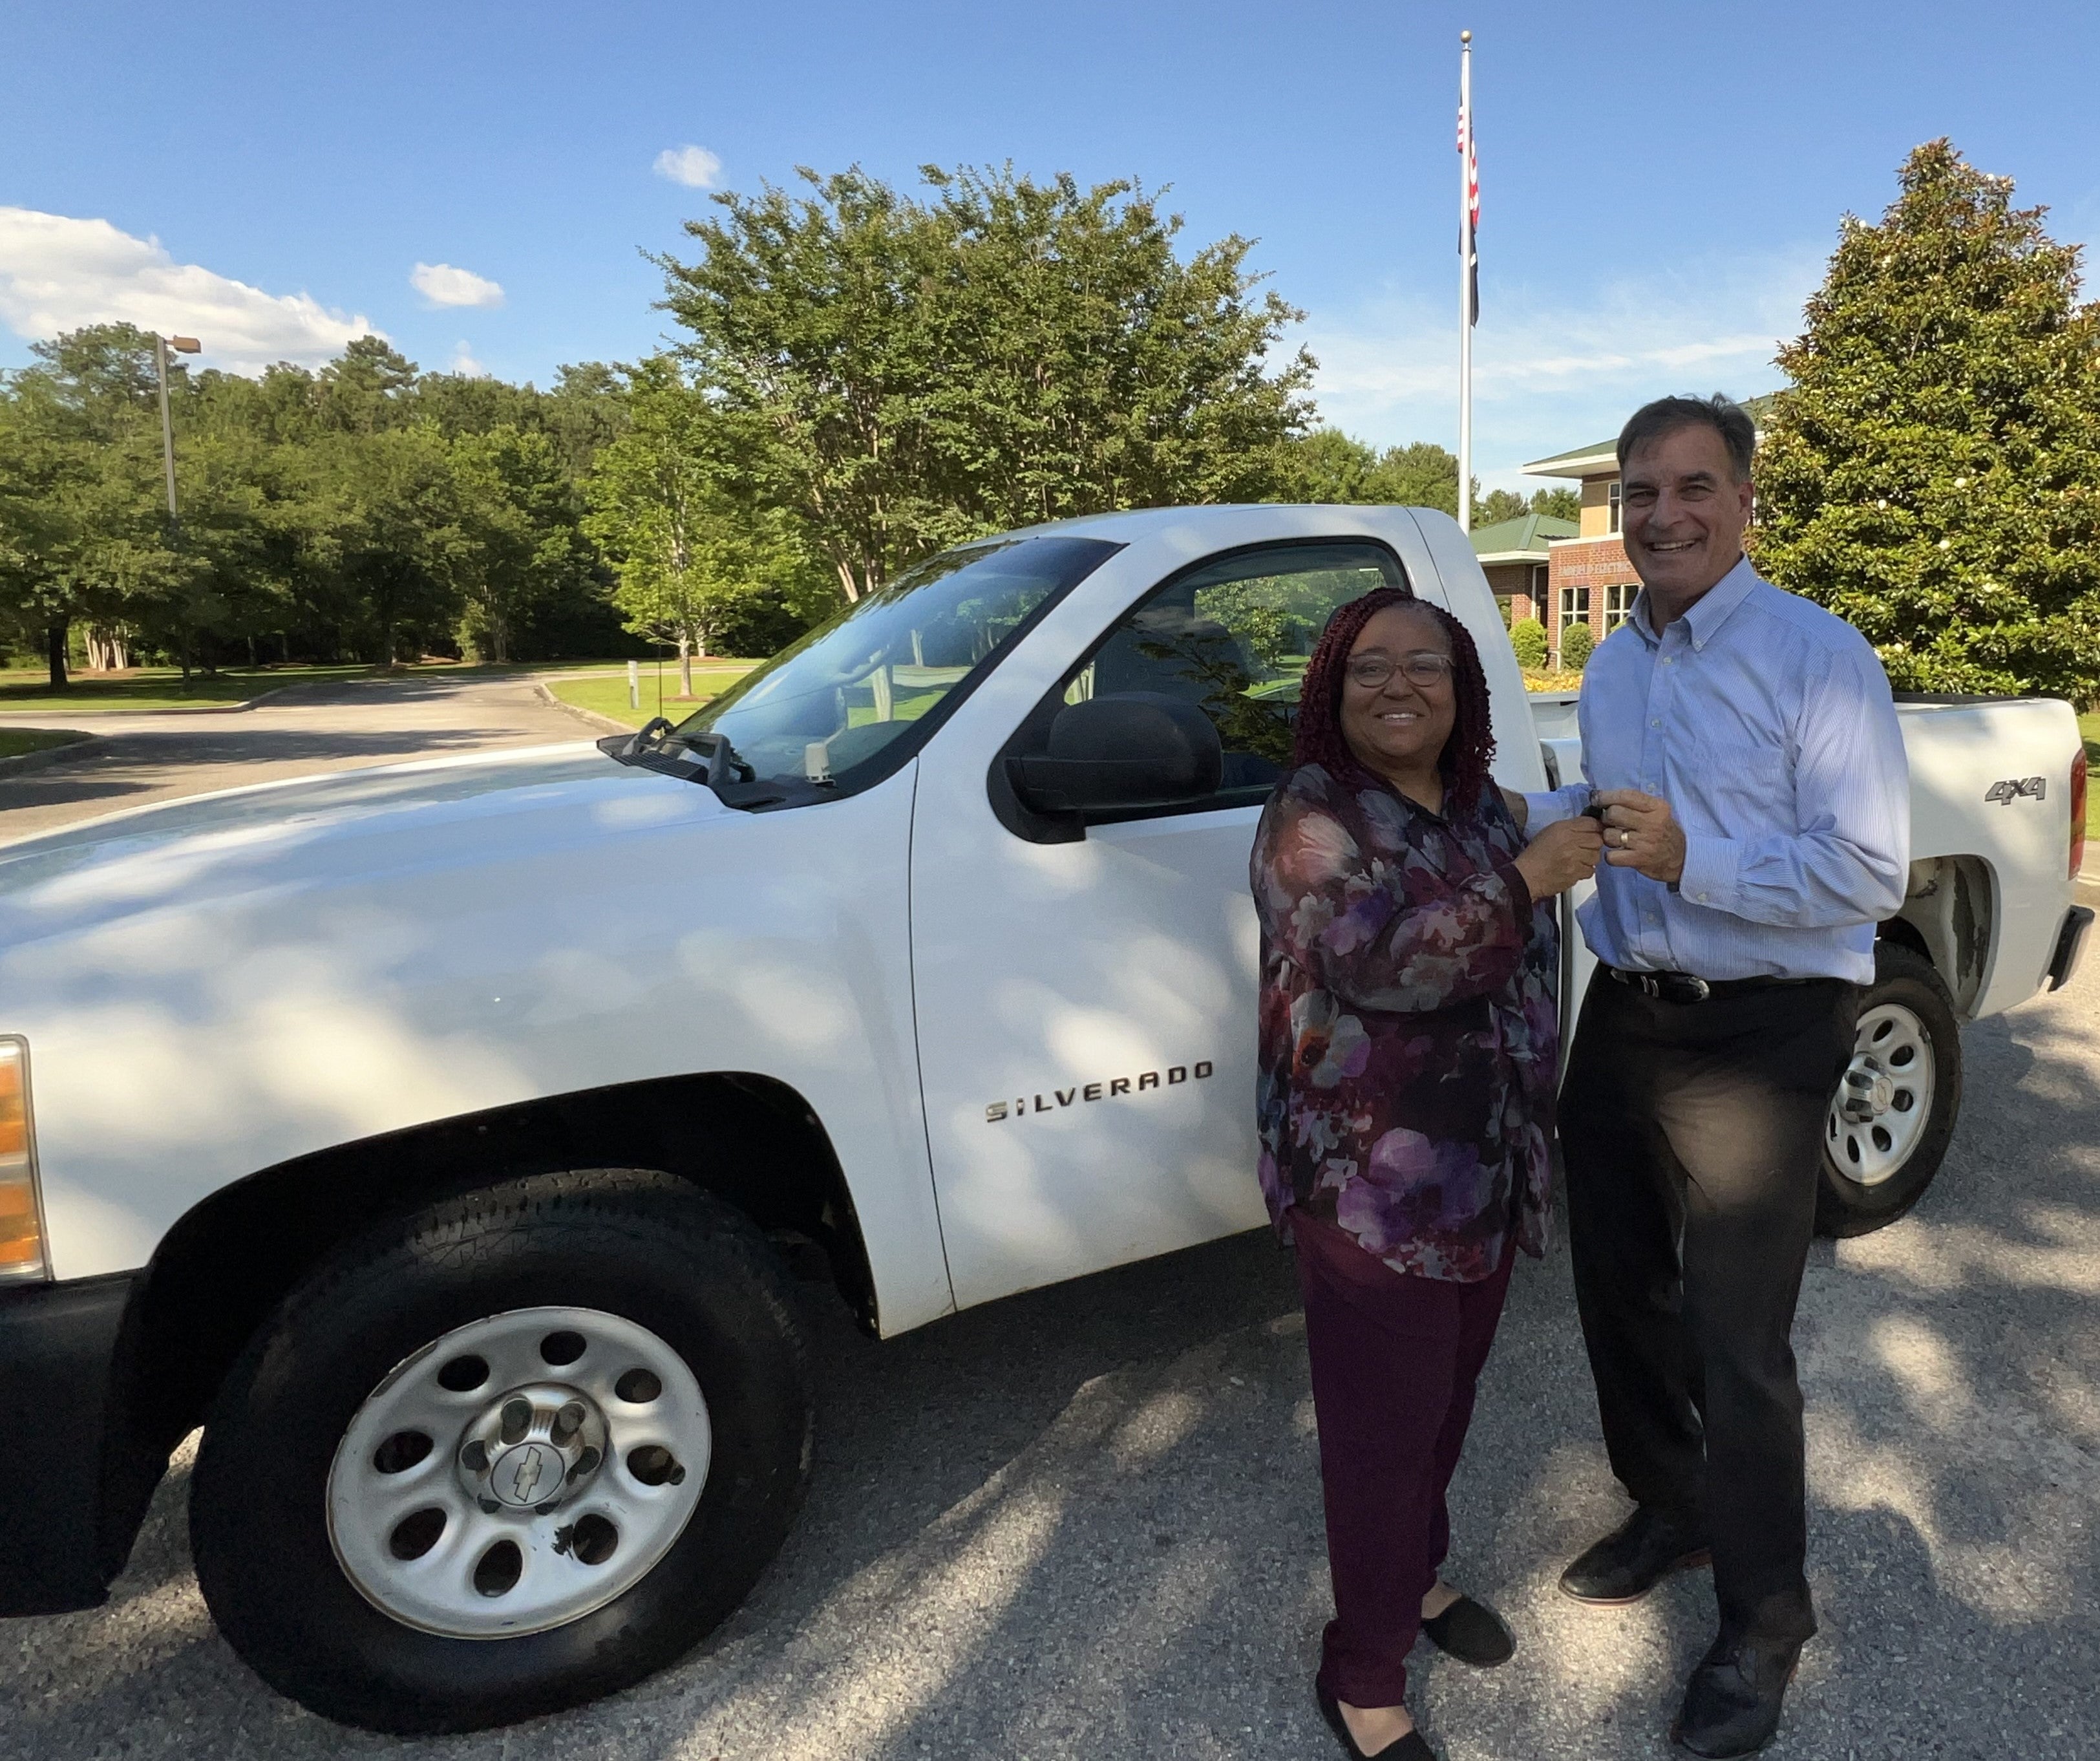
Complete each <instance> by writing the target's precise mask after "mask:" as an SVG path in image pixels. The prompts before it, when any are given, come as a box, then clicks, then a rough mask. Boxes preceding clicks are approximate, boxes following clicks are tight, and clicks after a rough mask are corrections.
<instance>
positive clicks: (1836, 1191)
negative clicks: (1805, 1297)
mask: <svg viewBox="0 0 2100 1761" xmlns="http://www.w3.org/2000/svg"><path fill="white" fill-rule="evenodd" d="M1885 1004H1886V1005H1893V1006H1894V1007H1895V1008H1901V1009H1906V1010H1908V1011H1909V1013H1910V1014H1911V1015H1912V1016H1913V1017H1915V1018H1916V1020H1917V1024H1918V1026H1919V1027H1920V1028H1921V1030H1922V1037H1923V1039H1924V1041H1925V1044H1926V1047H1927V1048H1928V1051H1929V1055H1930V1058H1931V1060H1932V1098H1931V1101H1930V1103H1929V1105H1928V1106H1927V1107H1926V1118H1925V1121H1924V1123H1923V1125H1922V1127H1921V1128H1919V1129H1918V1130H1917V1136H1916V1138H1915V1140H1914V1141H1913V1143H1912V1145H1911V1148H1910V1151H1909V1154H1908V1155H1907V1156H1905V1157H1904V1160H1903V1162H1902V1163H1901V1165H1900V1166H1899V1167H1897V1168H1896V1169H1895V1171H1894V1172H1890V1173H1888V1174H1887V1175H1886V1176H1885V1177H1883V1178H1882V1179H1880V1180H1878V1181H1874V1182H1873V1183H1872V1184H1868V1183H1864V1182H1862V1181H1860V1180H1858V1179H1856V1178H1855V1177H1854V1173H1853V1170H1852V1167H1851V1154H1848V1151H1851V1150H1856V1148H1857V1145H1856V1144H1853V1145H1848V1144H1847V1143H1846V1141H1845V1132H1844V1129H1843V1122H1842V1119H1841V1118H1840V1117H1839V1116H1838V1115H1837V1113H1836V1110H1837V1108H1838V1103H1839V1101H1840V1100H1841V1099H1842V1086H1841V1091H1840V1093H1839V1095H1838V1096H1833V1097H1832V1101H1831V1106H1832V1109H1833V1117H1832V1119H1831V1120H1830V1121H1829V1123H1827V1124H1826V1125H1825V1128H1824V1144H1823V1182H1822V1185H1821V1187H1820V1189H1819V1190H1818V1191H1817V1194H1816V1198H1815V1230H1816V1233H1817V1234H1819V1235H1835V1236H1839V1237H1844V1236H1851V1235H1866V1234H1872V1233H1873V1231H1874V1230H1876V1229H1885V1228H1886V1227H1887V1226H1888V1225H1890V1224H1891V1223H1893V1222H1895V1220H1896V1219H1897V1218H1898V1217H1899V1216H1902V1215H1903V1214H1904V1212H1907V1211H1908V1210H1909V1209H1910V1207H1912V1206H1913V1205H1914V1204H1916V1203H1917V1201H1918V1200H1919V1198H1921V1197H1922V1196H1923V1195H1924V1193H1925V1189H1926V1187H1928V1186H1930V1185H1931V1184H1932V1177H1933V1176H1934V1175H1935V1174H1937V1173H1938V1172H1939V1164H1940V1163H1941V1161H1942V1160H1943V1159H1944V1158H1945V1156H1946V1154H1947V1145H1948V1140H1949V1139H1950V1138H1951V1137H1952V1136H1953V1135H1954V1121H1955V1119H1956V1117H1957V1115H1958V1114H1960V1112H1961V1023H1960V1022H1958V1021H1957V1019H1956V1018H1955V1014H1954V1000H1953V999H1952V997H1951V996H1949V995H1948V990H1947V986H1946V985H1945V984H1944V983H1943V982H1942V981H1941V979H1940V977H1939V973H1937V972H1935V971H1934V970H1933V966H1932V962H1931V961H1930V960H1927V959H1926V957H1925V956H1923V955H1921V954H1919V953H1917V952H1916V951H1913V950H1912V949H1910V948H1908V947H1904V945H1903V944H1902V943H1901V942H1890V941H1882V942H1876V943H1875V944H1874V982H1873V986H1872V988H1871V989H1869V990H1868V991H1867V993H1866V995H1864V997H1862V998H1861V999H1860V1017H1861V1019H1862V1020H1863V1021H1864V1020H1866V1019H1867V1018H1868V1017H1869V1016H1870V1015H1871V1013H1872V1012H1873V1010H1875V1009H1877V1008H1880V1007H1882V1005H1885ZM1862 1049H1863V1050H1864V1049H1865V1047H1864V1045H1863V1047H1862Z"/></svg>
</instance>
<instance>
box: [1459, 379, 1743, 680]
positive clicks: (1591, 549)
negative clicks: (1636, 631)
mask: <svg viewBox="0 0 2100 1761" xmlns="http://www.w3.org/2000/svg"><path fill="white" fill-rule="evenodd" d="M1770 402H1771V399H1769V398H1745V399H1744V400H1743V408H1745V409H1746V410H1747V411H1749V414H1750V419H1751V420H1752V421H1758V419H1759V418H1760V417H1762V414H1763V413H1764V410H1765V407H1766V405H1767V404H1769V403H1770ZM1524 474H1526V475H1527V476H1531V477H1572V478H1573V479H1575V481H1576V482H1577V483H1578V484H1579V485H1580V486H1581V488H1582V519H1581V521H1580V522H1579V526H1580V529H1579V530H1578V531H1577V532H1573V533H1572V534H1570V535H1568V536H1565V537H1555V538H1554V539H1553V540H1552V541H1551V542H1550V543H1549V544H1548V545H1547V547H1546V548H1547V554H1546V576H1545V583H1544V592H1543V594H1542V598H1543V600H1544V604H1543V607H1542V609H1541V610H1540V611H1538V612H1537V614H1536V615H1537V617H1538V620H1539V621H1540V622H1541V623H1542V624H1544V625H1546V641H1547V642H1548V643H1549V644H1550V645H1551V648H1552V650H1553V657H1554V660H1555V662H1556V663H1557V662H1558V661H1559V660H1560V633H1561V631H1562V630H1564V629H1566V628H1567V627H1568V625H1570V624H1587V625H1589V626H1590V634H1591V635H1593V636H1595V638H1597V640H1598V641H1599V642H1602V641H1603V640H1604V638H1606V637H1607V636H1608V635H1609V634H1611V633H1612V631H1613V630H1615V629H1617V628H1618V627H1619V625H1621V624H1623V623H1625V622H1626V620H1627V619H1628V618H1629V617H1630V616H1633V609H1634V598H1635V595H1636V594H1639V592H1640V577H1639V576H1638V575H1636V574H1635V573H1634V571H1633V565H1632V564H1631V563H1629V562H1627V561H1626V545H1625V544H1624V543H1622V542H1621V540H1620V537H1619V455H1618V441H1617V436H1614V437H1613V438H1612V439H1609V440H1599V441H1597V442H1595V444H1592V445H1590V446H1586V447H1577V448H1575V449H1574V450H1573V452H1556V453H1555V454H1554V455H1553V456H1552V457H1551V458H1542V459H1539V460H1537V461H1534V462H1533V463H1531V464H1529V465H1527V466H1524ZM1560 523H1561V524H1565V522H1560ZM1475 548H1476V549H1477V548H1478V545H1477V543H1476V546H1475ZM1483 560H1484V561H1485V558H1483Z"/></svg>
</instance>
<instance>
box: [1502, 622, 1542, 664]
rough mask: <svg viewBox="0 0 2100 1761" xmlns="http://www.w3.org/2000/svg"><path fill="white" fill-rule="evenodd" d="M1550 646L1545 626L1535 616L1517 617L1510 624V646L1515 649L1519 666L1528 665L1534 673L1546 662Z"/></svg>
mask: <svg viewBox="0 0 2100 1761" xmlns="http://www.w3.org/2000/svg"><path fill="white" fill-rule="evenodd" d="M1510 647H1512V648H1514V649H1515V651H1516V664H1518V665H1519V666H1521V667H1529V669H1531V670H1532V671H1533V672H1534V673H1536V672H1537V670H1538V669H1540V668H1541V667H1542V666H1544V665H1545V664H1546V655H1547V653H1548V651H1550V648H1551V643H1550V642H1548V641H1547V639H1546V626H1545V625H1543V624H1542V623H1540V622H1539V621H1538V620H1537V618H1519V619H1518V620H1516V622H1515V623H1514V624H1512V625H1510Z"/></svg>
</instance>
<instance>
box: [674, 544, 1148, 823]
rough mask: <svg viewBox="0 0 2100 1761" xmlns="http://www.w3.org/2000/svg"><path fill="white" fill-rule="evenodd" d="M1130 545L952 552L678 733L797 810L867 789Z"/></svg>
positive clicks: (784, 654) (783, 655)
mask: <svg viewBox="0 0 2100 1761" xmlns="http://www.w3.org/2000/svg"><path fill="white" fill-rule="evenodd" d="M1122 548H1123V546H1122V545H1119V544H1110V543H1108V542H1106V541H1103V540H1101V539H1098V538H1077V537H1061V536H1053V537H1041V538H1002V539H995V540H993V541H990V542H987V543H984V544H975V545H963V546H961V547H960V548H959V549H954V550H947V551H943V552H942V554H940V555H938V556H936V557H932V558H929V559H928V560H927V561H925V562H924V563H920V564H918V565H917V566H916V567H914V568H911V569H909V570H907V571H906V572H905V573H904V574H902V575H901V576H898V578H897V580H894V581H893V582H892V583H891V584H890V585H889V586H887V587H885V588H883V589H881V590H880V592H878V593H873V594H869V595H868V596H867V598H863V599H862V600H860V601H858V602H857V603H855V604H853V605H850V606H848V607H845V609H844V610H842V611H840V612H839V613H838V614H837V615H836V616H834V617H833V618H832V620H830V621H829V622H828V623H825V624H823V625H818V627H817V628H816V629H813V630H811V631H810V633H808V634H807V635H806V636H804V637H803V638H801V640H799V641H798V642H795V643H794V644H793V645H792V646H791V647H787V648H785V649H783V651H781V652H780V653H779V654H778V655H774V658H773V659H772V660H769V661H767V662H766V664H765V665H764V666H762V667H760V668H759V669H757V671H756V672H753V673H748V674H747V675H746V676H745V677H743V679H741V680H739V682H737V683H736V684H735V685H734V686H731V687H730V689H729V690H728V691H725V692H724V693H723V694H722V695H721V696H719V697H717V698H716V699H715V700H714V701H713V702H712V703H711V704H708V706H707V708H704V709H702V710H701V711H699V713H697V714H695V715H693V716H690V717H687V718H686V721H685V722H683V723H682V724H681V725H680V726H678V727H677V729H676V730H674V732H673V734H672V735H671V736H670V737H669V741H668V742H667V744H676V743H677V742H678V741H680V740H682V739H685V738H686V737H687V736H690V735H700V734H712V735H719V736H721V737H723V738H726V739H727V740H728V741H729V742H730V746H731V747H732V748H733V749H734V751H735V756H736V758H737V760H738V761H739V763H740V764H742V765H743V766H748V768H749V769H750V770H751V771H752V774H753V775H754V776H755V777H756V778H757V779H759V780H761V781H764V782H767V783H783V784H787V785H789V786H790V791H791V792H790V793H789V795H788V797H787V802H788V804H789V805H795V804H799V803H800V802H802V801H812V800H820V799H825V798H828V797H832V796H835V795H839V794H846V793H850V792H853V791H854V790H856V789H861V788H867V786H868V785H869V784H870V783H874V782H877V781H879V780H880V779H881V778H883V777H885V776H887V775H889V774H890V773H891V772H892V771H893V770H896V769H897V767H898V766H899V765H901V764H902V763H903V761H905V759H906V758H907V757H909V756H910V755H911V753H914V752H915V751H917V750H918V748H919V747H920V745H921V744H923V743H924V740H925V739H926V738H927V736H928V735H930V734H931V732H932V731H933V728H934V727H935V726H937V725H938V723H939V722H941V721H942V719H943V718H945V717H946V716H947V715H948V714H949V713H951V711H952V710H953V709H954V708H955V705H956V704H959V703H960V701H961V700H963V698H964V696H966V695H968V693H969V691H970V690H971V689H972V688H973V686H974V685H975V684H976V682H977V680H978V679H980V678H982V677H983V676H984V675H985V674H986V673H988V672H990V670H991V669H992V667H993V666H994V665H995V664H997V662H998V660H999V657H1000V656H1001V655H1003V654H1004V652H1005V651H1006V650H1007V649H1008V647H1011V646H1012V643H1013V641H1014V638H1016V636H1017V635H1018V634H1019V633H1020V632H1021V630H1022V629H1026V628H1027V627H1028V626H1029V625H1031V624H1033V623H1034V621H1035V620H1036V619H1038V618H1039V617H1040V616H1043V613H1044V612H1046V611H1048V610H1049V608H1050V607H1051V606H1052V605H1053V604H1055V603H1056V602H1057V600H1058V599H1059V598H1062V597H1063V595H1064V594H1066V593H1067V592H1069V591H1070V589H1071V588H1072V587H1073V586H1074V585H1076V584H1077V583H1078V582H1079V581H1081V580H1084V579H1085V578H1086V577H1087V576H1088V575H1090V574H1092V572H1093V571H1094V570H1095V569H1096V568H1098V567H1100V566H1101V563H1103V562H1104V561H1105V560H1106V559H1107V558H1110V557H1111V556H1113V555H1114V554H1115V553H1116V552H1117V551H1118V550H1120V549H1122Z"/></svg>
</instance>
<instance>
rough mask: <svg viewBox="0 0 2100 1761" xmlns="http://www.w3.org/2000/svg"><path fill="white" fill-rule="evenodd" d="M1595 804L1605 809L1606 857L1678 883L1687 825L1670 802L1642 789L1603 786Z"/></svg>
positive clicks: (1614, 864)
mask: <svg viewBox="0 0 2100 1761" xmlns="http://www.w3.org/2000/svg"><path fill="white" fill-rule="evenodd" d="M1596 805H1598V806H1599V807H1601V808H1603V809H1604V860H1605V861H1606V862H1608V863H1610V864H1611V865H1612V867H1614V868H1631V869H1634V870H1635V871H1636V872H1639V873H1641V874H1644V875H1646V876H1648V879H1649V880H1651V881H1662V882H1663V883H1664V884H1665V885H1669V886H1675V885H1677V881H1678V877H1679V876H1681V875H1682V874H1683V872H1684V828H1683V827H1682V826H1680V825H1679V824H1678V823H1677V816H1676V815H1675V814H1673V813H1671V812H1670V803H1669V802H1668V801H1659V800H1657V798H1656V797H1654V796H1652V795H1643V794H1642V793H1641V792H1640V791H1639V789H1601V790H1599V792H1598V794H1597V797H1596Z"/></svg>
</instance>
